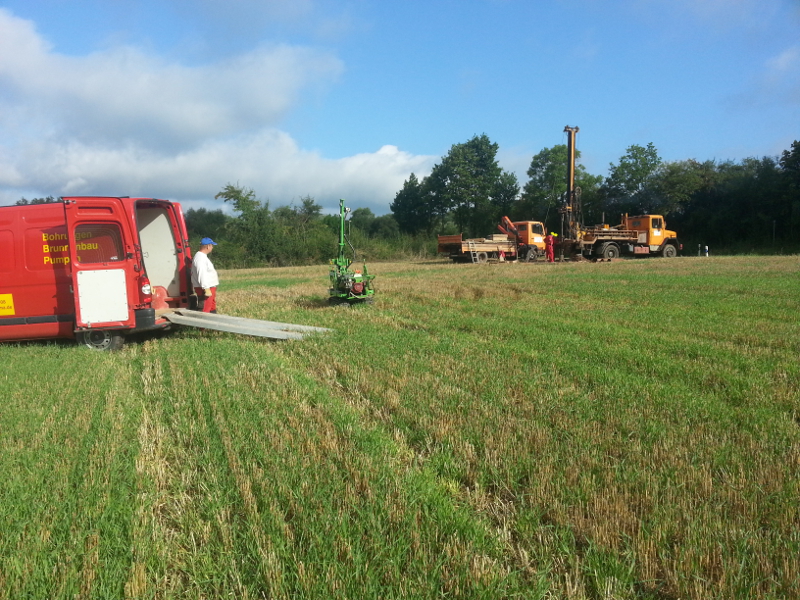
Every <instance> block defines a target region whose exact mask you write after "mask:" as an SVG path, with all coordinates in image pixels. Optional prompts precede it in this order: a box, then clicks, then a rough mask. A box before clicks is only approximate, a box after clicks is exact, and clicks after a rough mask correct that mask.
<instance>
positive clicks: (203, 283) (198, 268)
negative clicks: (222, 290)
mask: <svg viewBox="0 0 800 600" xmlns="http://www.w3.org/2000/svg"><path fill="white" fill-rule="evenodd" d="M216 245H217V243H216V242H215V241H214V240H212V239H211V238H209V237H204V238H203V239H202V240H200V249H199V250H198V251H197V252H195V255H194V258H193V259H192V287H193V288H194V293H195V294H197V299H198V301H199V302H200V304H201V305H202V307H203V312H207V313H216V312H217V286H218V285H219V276H218V275H217V270H216V269H215V268H214V265H213V264H211V259H209V258H208V255H209V254H211V251H212V250H213V249H214V246H216Z"/></svg>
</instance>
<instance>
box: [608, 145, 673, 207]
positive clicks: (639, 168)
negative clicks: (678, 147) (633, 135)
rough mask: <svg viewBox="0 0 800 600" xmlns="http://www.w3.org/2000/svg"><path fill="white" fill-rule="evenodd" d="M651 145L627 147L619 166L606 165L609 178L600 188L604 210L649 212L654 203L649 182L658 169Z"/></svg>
mask: <svg viewBox="0 0 800 600" xmlns="http://www.w3.org/2000/svg"><path fill="white" fill-rule="evenodd" d="M661 162H662V161H661V157H660V156H658V151H657V150H656V148H655V146H653V143H652V142H650V143H648V144H647V146H646V147H645V146H639V145H637V144H634V145H632V146H630V147H628V149H627V151H626V153H625V155H624V156H622V157H621V158H620V159H619V164H617V165H615V164H613V163H612V164H610V165H609V171H610V172H609V176H608V177H607V178H606V180H605V183H604V184H603V188H604V192H605V208H606V209H607V210H610V211H613V210H616V211H617V212H630V213H648V212H653V208H655V207H656V206H657V205H658V203H657V198H656V195H655V190H654V188H653V185H652V184H653V180H654V177H655V175H656V173H657V172H658V169H659V167H660V166H661Z"/></svg>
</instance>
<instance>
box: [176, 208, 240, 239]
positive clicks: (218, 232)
mask: <svg viewBox="0 0 800 600" xmlns="http://www.w3.org/2000/svg"><path fill="white" fill-rule="evenodd" d="M185 218H186V229H187V231H188V233H189V237H190V238H194V237H210V238H212V239H214V240H216V239H217V238H221V237H222V236H223V235H224V232H225V228H226V227H227V226H228V223H229V222H230V221H231V218H230V217H229V216H228V215H226V214H225V213H224V212H222V210H221V209H217V210H208V209H206V208H190V209H189V210H187V211H186V215H185Z"/></svg>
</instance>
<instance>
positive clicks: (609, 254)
mask: <svg viewBox="0 0 800 600" xmlns="http://www.w3.org/2000/svg"><path fill="white" fill-rule="evenodd" d="M600 256H602V257H603V258H604V259H606V260H611V259H612V258H619V246H617V245H616V244H607V245H605V246H603V248H602V250H600Z"/></svg>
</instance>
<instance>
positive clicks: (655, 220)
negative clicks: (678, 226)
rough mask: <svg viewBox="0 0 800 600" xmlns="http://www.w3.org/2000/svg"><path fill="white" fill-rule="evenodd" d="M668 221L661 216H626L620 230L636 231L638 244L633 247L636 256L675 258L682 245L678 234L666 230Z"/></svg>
mask: <svg viewBox="0 0 800 600" xmlns="http://www.w3.org/2000/svg"><path fill="white" fill-rule="evenodd" d="M666 226H667V224H666V220H665V219H664V217H663V216H661V215H635V216H632V217H631V216H628V215H625V216H624V217H623V220H622V224H621V226H620V229H626V230H630V231H635V232H636V233H637V238H638V239H637V242H636V244H634V245H633V253H634V254H644V255H647V254H656V253H662V254H664V256H669V257H672V256H675V255H676V254H677V251H678V249H679V248H680V245H679V244H678V242H677V237H678V234H677V233H675V232H674V231H671V230H669V229H667V228H666Z"/></svg>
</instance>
